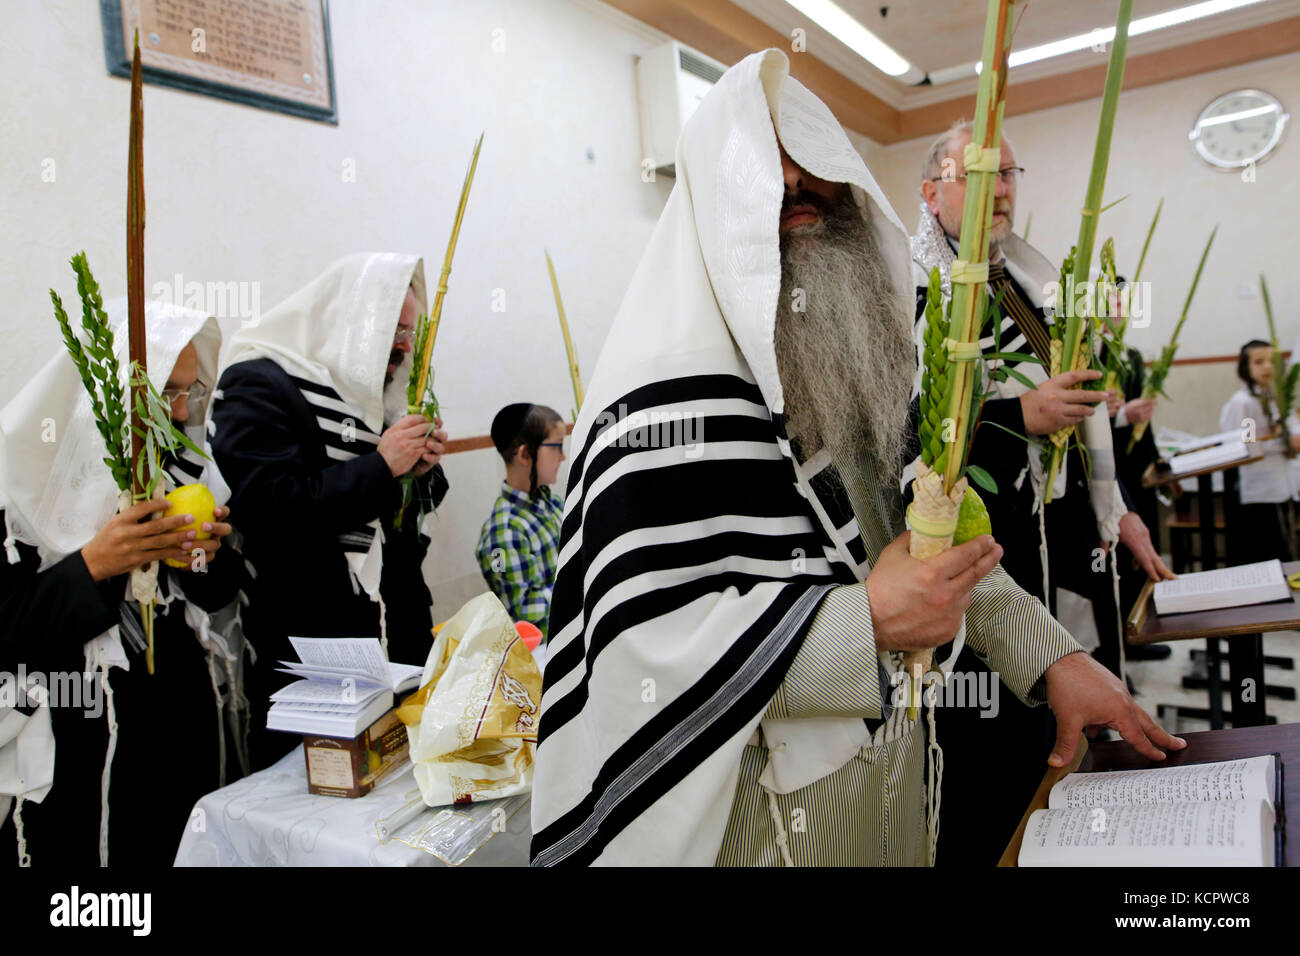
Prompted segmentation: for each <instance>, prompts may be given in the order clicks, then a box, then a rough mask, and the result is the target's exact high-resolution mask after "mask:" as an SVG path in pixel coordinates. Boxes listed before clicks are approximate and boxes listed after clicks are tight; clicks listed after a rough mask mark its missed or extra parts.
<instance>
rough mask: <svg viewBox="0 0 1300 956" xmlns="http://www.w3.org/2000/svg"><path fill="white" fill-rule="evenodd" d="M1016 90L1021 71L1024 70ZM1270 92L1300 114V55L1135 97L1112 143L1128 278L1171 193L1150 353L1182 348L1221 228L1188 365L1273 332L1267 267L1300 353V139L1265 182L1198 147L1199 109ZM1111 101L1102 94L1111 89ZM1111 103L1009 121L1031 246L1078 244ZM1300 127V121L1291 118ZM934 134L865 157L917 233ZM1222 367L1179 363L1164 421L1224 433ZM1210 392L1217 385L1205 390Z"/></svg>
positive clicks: (1156, 272) (1157, 263) (875, 148)
mask: <svg viewBox="0 0 1300 956" xmlns="http://www.w3.org/2000/svg"><path fill="white" fill-rule="evenodd" d="M1012 82H1013V84H1014V82H1015V74H1014V72H1013V73H1012ZM1243 87H1257V88H1260V89H1264V90H1267V91H1268V92H1270V93H1272V94H1273V95H1275V96H1277V97H1278V98H1279V99H1280V100H1281V101H1282V103H1283V105H1284V106H1285V107H1287V108H1288V109H1290V110H1291V111H1292V112H1294V113H1297V115H1300V53H1292V54H1288V55H1286V56H1281V57H1275V58H1272V59H1269V60H1264V61H1261V62H1259V63H1253V64H1249V65H1245V66H1238V67H1232V68H1230V69H1226V70H1217V71H1215V72H1212V73H1205V74H1201V75H1199V76H1193V77H1188V78H1186V79H1182V80H1176V81H1173V82H1170V83H1161V84H1158V85H1155V86H1147V87H1143V88H1141V89H1136V90H1132V91H1129V92H1125V93H1123V94H1121V96H1120V102H1119V111H1118V114H1117V119H1116V124H1115V135H1114V141H1113V143H1112V147H1111V156H1110V167H1109V173H1108V175H1107V180H1106V201H1107V202H1109V201H1113V200H1115V199H1118V198H1119V197H1121V196H1124V195H1126V194H1127V195H1128V197H1129V198H1128V199H1126V200H1125V201H1124V202H1122V203H1120V204H1119V205H1117V206H1115V207H1114V208H1113V209H1111V210H1109V211H1107V212H1106V213H1105V214H1104V215H1103V216H1102V218H1101V223H1100V229H1099V232H1098V237H1099V243H1098V244H1099V245H1100V239H1102V238H1105V237H1106V236H1114V238H1115V248H1116V257H1117V260H1118V263H1119V270H1120V272H1121V274H1125V275H1127V276H1129V277H1130V278H1131V277H1132V275H1133V271H1134V269H1135V268H1136V266H1137V260H1138V256H1139V255H1140V253H1141V251H1142V241H1143V239H1144V238H1145V237H1146V231H1147V227H1148V226H1149V225H1150V223H1151V217H1152V215H1153V214H1154V213H1155V208H1156V203H1157V201H1158V200H1159V199H1160V197H1161V196H1163V197H1164V200H1165V206H1164V211H1163V213H1162V214H1161V217H1160V224H1159V226H1158V227H1157V229H1156V233H1155V238H1154V239H1153V240H1152V243H1151V251H1150V252H1149V253H1148V254H1147V261H1146V265H1145V266H1144V267H1143V274H1142V278H1143V280H1150V282H1151V283H1152V286H1151V291H1152V318H1151V325H1150V327H1149V328H1146V329H1136V328H1135V329H1132V330H1131V331H1130V332H1129V334H1128V339H1129V341H1130V342H1131V343H1132V344H1133V346H1134V347H1136V348H1139V349H1141V350H1142V351H1143V353H1144V354H1145V355H1146V356H1147V357H1148V358H1153V357H1154V356H1155V355H1157V354H1158V353H1159V351H1160V349H1161V348H1162V347H1163V346H1164V344H1165V343H1166V342H1167V341H1168V340H1169V336H1170V333H1171V332H1172V330H1173V326H1174V324H1175V323H1176V322H1177V319H1178V315H1179V312H1180V311H1181V309H1182V305H1183V300H1184V298H1185V297H1186V295H1187V289H1188V286H1189V285H1190V283H1191V279H1192V274H1193V273H1194V272H1195V270H1196V263H1197V260H1198V259H1199V257H1200V254H1201V250H1202V248H1203V247H1204V245H1205V240H1206V239H1207V238H1208V237H1209V234H1210V230H1211V229H1212V228H1213V227H1214V225H1215V224H1216V223H1218V224H1219V233H1218V236H1217V238H1216V239H1215V242H1214V248H1213V249H1212V251H1211V252H1210V258H1209V260H1208V262H1207V264H1206V270H1205V274H1204V275H1203V277H1202V280H1201V285H1200V287H1199V288H1198V290H1197V293H1196V299H1195V303H1194V304H1193V307H1192V312H1191V315H1190V317H1189V318H1188V320H1187V325H1186V326H1185V327H1184V329H1183V333H1182V336H1181V342H1182V344H1181V346H1180V348H1179V353H1178V354H1179V357H1186V358H1190V357H1194V356H1209V355H1227V354H1234V355H1235V354H1236V352H1237V350H1238V349H1239V348H1240V347H1241V345H1242V344H1244V343H1245V342H1246V341H1247V340H1249V339H1251V338H1267V337H1268V326H1267V322H1266V320H1265V318H1264V310H1263V304H1262V302H1261V300H1260V297H1259V292H1258V289H1259V273H1261V272H1263V273H1265V274H1266V275H1267V277H1268V284H1269V293H1270V296H1271V298H1272V301H1273V310H1274V316H1275V318H1276V320H1277V324H1278V334H1279V337H1280V338H1281V341H1282V343H1283V345H1284V347H1286V348H1290V347H1291V346H1292V343H1293V342H1294V341H1295V340H1296V336H1297V334H1300V307H1297V305H1296V303H1297V302H1298V301H1300V270H1298V269H1296V268H1295V265H1294V263H1293V261H1292V260H1293V258H1294V256H1295V253H1296V249H1297V243H1296V239H1295V234H1296V228H1297V223H1300V183H1298V180H1300V138H1297V136H1296V135H1295V132H1294V130H1293V131H1291V133H1290V134H1289V135H1288V137H1287V138H1286V139H1285V140H1283V142H1282V144H1281V146H1280V147H1279V148H1278V150H1277V151H1276V152H1275V153H1274V154H1273V155H1272V156H1271V157H1269V159H1267V160H1266V161H1265V162H1263V163H1261V164H1260V165H1259V166H1258V167H1257V168H1256V169H1255V181H1254V182H1243V181H1242V178H1241V176H1240V174H1239V173H1221V172H1218V171H1216V170H1214V169H1212V168H1210V167H1209V166H1207V165H1206V164H1205V163H1204V162H1202V161H1201V159H1200V158H1199V157H1198V156H1197V155H1196V153H1195V152H1194V151H1193V149H1192V147H1191V145H1190V144H1189V143H1188V141H1187V132H1188V130H1189V129H1190V128H1191V126H1192V124H1193V123H1194V122H1195V119H1196V116H1197V114H1198V113H1199V112H1200V110H1201V109H1202V108H1203V107H1204V106H1205V105H1206V104H1208V103H1209V102H1210V101H1211V100H1212V99H1214V98H1215V97H1216V96H1219V95H1220V94H1222V93H1226V92H1228V91H1229V90H1233V89H1238V88H1243ZM1098 92H1099V93H1100V91H1098ZM1100 109H1101V100H1100V99H1094V100H1088V101H1085V102H1082V103H1073V104H1070V105H1068V106H1061V107H1056V108H1054V109H1049V110H1040V111H1038V112H1034V113H1028V114H1025V115H1022V116H1015V117H1012V118H1011V119H1009V120H1007V123H1006V131H1007V133H1008V135H1009V136H1010V138H1011V140H1012V143H1013V144H1014V146H1015V148H1016V160H1017V162H1019V164H1020V165H1021V166H1024V167H1025V169H1026V170H1027V172H1026V173H1025V177H1024V180H1023V181H1022V183H1021V186H1020V189H1019V196H1018V198H1017V203H1016V223H1015V228H1016V231H1017V232H1018V233H1023V232H1024V226H1025V220H1026V217H1027V215H1028V214H1029V213H1030V212H1032V213H1033V223H1032V226H1031V229H1030V241H1031V242H1032V243H1033V245H1035V246H1037V247H1038V248H1039V249H1041V250H1042V251H1043V252H1044V253H1045V254H1046V255H1047V256H1048V258H1049V259H1051V260H1052V261H1054V262H1056V261H1060V259H1061V257H1062V256H1063V255H1064V254H1065V253H1066V252H1067V251H1068V250H1069V248H1070V246H1071V245H1073V244H1074V242H1075V239H1076V237H1077V235H1078V229H1079V212H1078V210H1079V207H1080V206H1082V204H1083V195H1084V190H1085V189H1086V187H1087V182H1088V173H1089V170H1090V168H1091V165H1092V149H1093V143H1094V141H1095V139H1096V134H1097V119H1098V115H1099V113H1100ZM1295 121H1296V120H1295V118H1293V120H1292V122H1293V123H1294V122H1295ZM931 140H932V137H928V136H927V137H925V138H924V139H918V140H909V141H907V142H904V143H897V144H895V145H892V146H885V147H881V146H879V145H877V144H874V143H870V142H869V141H868V143H869V147H870V148H869V149H863V155H864V156H865V157H867V159H868V162H872V161H874V162H875V165H874V166H872V172H873V174H874V175H875V176H876V179H877V180H878V181H879V182H880V185H881V188H882V189H884V191H885V193H886V195H887V196H888V197H889V199H890V202H891V203H893V205H894V208H895V209H896V210H897V211H898V214H899V216H900V218H901V219H902V220H903V223H904V225H906V226H908V227H909V228H911V227H912V226H913V225H914V224H915V222H916V210H917V206H918V203H919V201H920V200H919V193H918V188H919V182H920V176H921V162H922V160H923V159H924V157H925V152H926V150H927V148H928V147H929V144H930V142H931ZM1222 372H1223V369H1222V368H1221V367H1220V366H1185V367H1179V368H1176V369H1175V370H1174V372H1173V374H1171V376H1170V379H1169V392H1170V395H1171V396H1173V397H1175V398H1176V399H1177V400H1178V401H1177V403H1176V404H1169V403H1166V405H1165V407H1164V409H1163V410H1162V412H1161V413H1160V419H1159V420H1160V421H1162V422H1165V423H1167V424H1169V425H1173V426H1175V427H1178V428H1183V429H1185V430H1187V431H1192V432H1212V431H1216V430H1217V423H1218V413H1219V408H1220V407H1221V406H1222V404H1223V403H1224V401H1226V400H1227V397H1228V394H1229V393H1230V392H1231V391H1232V390H1233V389H1235V388H1236V383H1235V379H1234V377H1233V374H1232V372H1231V371H1228V372H1227V373H1226V374H1221V373H1222ZM1201 386H1204V387H1201Z"/></svg>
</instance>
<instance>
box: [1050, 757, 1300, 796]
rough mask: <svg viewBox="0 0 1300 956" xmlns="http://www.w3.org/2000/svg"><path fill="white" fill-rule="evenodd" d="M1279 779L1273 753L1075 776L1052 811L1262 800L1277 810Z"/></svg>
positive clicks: (1061, 787) (1059, 791)
mask: <svg viewBox="0 0 1300 956" xmlns="http://www.w3.org/2000/svg"><path fill="white" fill-rule="evenodd" d="M1276 784H1277V775H1276V772H1275V770H1274V760H1273V756H1272V755H1271V754H1266V755H1264V756H1262V757H1244V758H1242V759H1240V760H1223V761H1219V762H1218V763H1198V764H1188V765H1186V766H1183V767H1155V768H1153V769H1150V770H1112V771H1109V772H1104V773H1072V774H1070V775H1069V776H1067V777H1066V778H1065V779H1064V780H1061V781H1059V782H1058V783H1057V784H1056V786H1054V787H1052V791H1051V793H1050V794H1049V795H1048V798H1047V806H1048V807H1049V808H1050V809H1058V808H1067V807H1101V806H1122V805H1125V804H1155V803H1190V802H1196V801H1204V802H1220V801H1224V800H1261V801H1264V802H1266V803H1268V805H1269V806H1272V805H1273V803H1274V788H1275V787H1276Z"/></svg>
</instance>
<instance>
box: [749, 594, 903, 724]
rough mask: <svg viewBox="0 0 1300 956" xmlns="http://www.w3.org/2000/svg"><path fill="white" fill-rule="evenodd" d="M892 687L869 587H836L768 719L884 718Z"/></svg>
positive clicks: (812, 626) (810, 630) (815, 618)
mask: <svg viewBox="0 0 1300 956" xmlns="http://www.w3.org/2000/svg"><path fill="white" fill-rule="evenodd" d="M887 686H888V684H887V677H886V675H885V673H884V669H883V668H882V667H881V665H880V659H879V657H877V655H876V638H875V634H874V633H873V631H872V627H871V605H870V603H869V602H868V601H867V588H866V585H865V584H848V585H842V586H840V587H837V588H833V589H831V590H830V591H829V592H828V593H827V595H826V597H825V598H824V599H823V601H822V603H821V606H820V607H819V608H818V609H817V613H816V614H815V615H814V616H813V619H812V622H811V623H810V624H809V626H808V633H807V635H806V636H805V637H804V641H803V644H802V646H800V648H799V652H798V653H797V654H795V657H794V660H793V661H792V662H791V664H790V670H789V671H787V672H786V675H785V680H784V681H783V682H782V683H781V686H780V687H779V688H777V692H776V696H775V697H773V698H772V702H771V704H769V705H768V708H767V713H766V714H765V715H764V716H765V718H766V719H769V720H788V719H791V718H800V717H867V718H880V717H881V716H882V714H881V705H882V702H883V701H884V700H885V699H886V696H887V695H886V693H885V688H886V687H887Z"/></svg>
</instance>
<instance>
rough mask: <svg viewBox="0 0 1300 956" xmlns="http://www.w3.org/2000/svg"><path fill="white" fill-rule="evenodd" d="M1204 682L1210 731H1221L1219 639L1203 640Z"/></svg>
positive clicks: (1221, 691)
mask: <svg viewBox="0 0 1300 956" xmlns="http://www.w3.org/2000/svg"><path fill="white" fill-rule="evenodd" d="M1205 663H1206V670H1205V676H1206V682H1207V686H1208V689H1209V694H1210V729H1211V730H1222V729H1223V681H1222V679H1221V678H1220V675H1219V639H1218V638H1217V637H1207V638H1206V639H1205Z"/></svg>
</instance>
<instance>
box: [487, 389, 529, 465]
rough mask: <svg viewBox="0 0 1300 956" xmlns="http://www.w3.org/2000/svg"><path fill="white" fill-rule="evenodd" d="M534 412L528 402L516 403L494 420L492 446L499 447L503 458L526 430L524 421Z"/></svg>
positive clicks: (504, 409)
mask: <svg viewBox="0 0 1300 956" xmlns="http://www.w3.org/2000/svg"><path fill="white" fill-rule="evenodd" d="M532 410H533V406H532V405H529V404H528V403H527V402H516V403H515V404H514V405H507V406H506V407H505V408H503V409H501V411H499V412H497V415H496V418H494V419H492V444H494V445H496V446H497V451H498V452H500V453H501V455H502V456H503V457H504V455H505V453H506V449H508V448H509V447H510V445H511V443H512V442H514V440H515V439H516V438H518V437H519V433H520V432H521V431H523V430H524V421H525V420H526V419H527V418H528V413H529V412H531V411H532Z"/></svg>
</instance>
